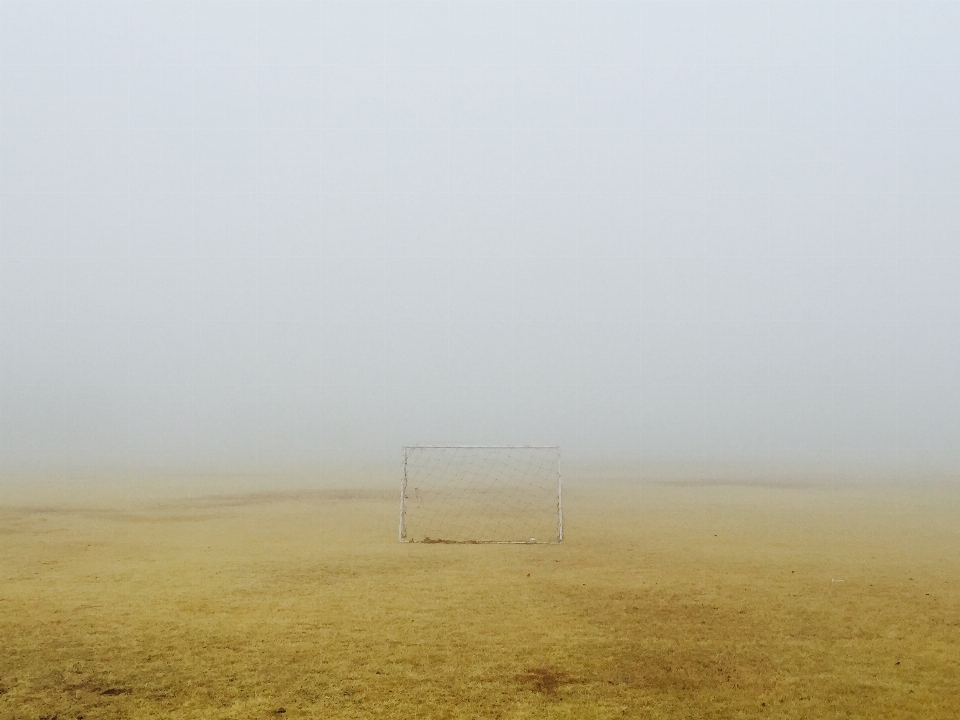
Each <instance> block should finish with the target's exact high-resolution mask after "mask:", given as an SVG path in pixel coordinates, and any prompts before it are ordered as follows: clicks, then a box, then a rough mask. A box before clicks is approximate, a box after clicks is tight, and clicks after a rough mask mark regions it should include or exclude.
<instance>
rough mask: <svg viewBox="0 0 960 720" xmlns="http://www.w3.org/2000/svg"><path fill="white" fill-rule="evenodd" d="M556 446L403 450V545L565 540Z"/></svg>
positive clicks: (460, 446)
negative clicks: (416, 543) (404, 543)
mask: <svg viewBox="0 0 960 720" xmlns="http://www.w3.org/2000/svg"><path fill="white" fill-rule="evenodd" d="M560 490H561V488H560V448H559V447H547V446H530V445H523V446H519V445H409V446H407V447H405V448H404V449H403V480H402V481H401V485H400V541H401V542H421V543H559V542H562V541H563V506H562V504H561V492H560Z"/></svg>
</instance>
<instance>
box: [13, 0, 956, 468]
mask: <svg viewBox="0 0 960 720" xmlns="http://www.w3.org/2000/svg"><path fill="white" fill-rule="evenodd" d="M958 38H960V3H958V2H936V3H928V2H904V3H885V2H823V3H818V2H724V1H719V2H706V3H696V2H624V3H613V2H596V3H594V2H582V3H568V2H554V1H550V2H531V3H523V2H459V1H457V0H453V1H451V2H353V1H350V2H234V1H231V2H203V1H201V2H36V1H34V0H30V1H29V2H2V4H0V475H2V476H5V477H12V476H15V475H17V474H22V473H24V472H31V473H33V472H40V473H47V474H53V475H55V474H57V473H63V472H67V473H71V472H75V471H76V472H100V471H107V470H117V469H121V470H122V469H127V470H130V471H145V472H153V471H166V470H171V471H207V472H219V471H224V472H227V471H229V472H236V471H251V472H281V471H284V472H285V471H288V470H306V471H308V472H317V471H319V470H321V469H330V468H336V467H341V466H343V465H356V464H366V465H368V466H370V467H373V468H386V469H385V470H378V472H381V471H382V472H384V473H386V476H390V477H392V475H390V473H391V472H393V470H395V469H396V468H399V463H400V457H401V446H402V445H404V444H414V443H444V442H454V443H469V444H483V443H506V444H515V443H516V444H524V443H547V444H560V445H561V446H562V447H563V452H564V461H565V464H567V463H568V464H569V465H570V466H571V467H586V466H587V465H589V464H591V463H597V462H609V463H630V464H632V465H634V466H636V465H637V463H643V464H644V466H645V468H646V469H647V471H649V472H650V473H660V472H682V473H692V474H713V475H717V474H721V475H722V474H724V473H731V472H740V471H746V470H744V469H749V468H753V469H757V468H760V469H762V470H764V471H768V470H769V471H771V472H788V471H791V469H795V468H806V469H814V470H816V471H817V472H821V471H827V472H846V471H849V470H851V469H853V470H864V471H867V472H883V473H889V472H903V473H914V472H923V473H929V472H934V473H941V474H942V473H946V474H951V475H958V474H960V370H958V368H960V231H958V230H960V41H958ZM737 468H739V469H737Z"/></svg>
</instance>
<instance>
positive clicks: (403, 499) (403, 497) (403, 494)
mask: <svg viewBox="0 0 960 720" xmlns="http://www.w3.org/2000/svg"><path fill="white" fill-rule="evenodd" d="M406 507H407V448H406V447H404V448H403V479H402V480H401V481H400V538H399V539H400V542H406V540H407V528H406V527H405V526H404V514H405V512H406Z"/></svg>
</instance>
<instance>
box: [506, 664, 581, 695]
mask: <svg viewBox="0 0 960 720" xmlns="http://www.w3.org/2000/svg"><path fill="white" fill-rule="evenodd" d="M517 679H518V680H520V682H521V683H523V684H524V685H526V686H528V687H530V688H532V689H533V690H534V692H538V693H544V694H546V695H555V694H556V693H557V691H558V690H559V689H560V686H561V685H566V684H568V683H569V682H571V680H570V676H569V675H568V674H567V673H566V672H564V671H563V670H557V669H555V668H551V667H535V668H529V669H528V670H525V671H524V672H522V673H520V674H519V675H517Z"/></svg>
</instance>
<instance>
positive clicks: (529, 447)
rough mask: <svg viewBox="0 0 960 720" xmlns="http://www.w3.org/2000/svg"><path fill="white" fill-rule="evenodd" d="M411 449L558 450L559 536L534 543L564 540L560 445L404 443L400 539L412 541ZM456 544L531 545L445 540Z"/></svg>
mask: <svg viewBox="0 0 960 720" xmlns="http://www.w3.org/2000/svg"><path fill="white" fill-rule="evenodd" d="M411 450H556V451H557V537H556V539H555V540H550V541H545V542H537V543H533V544H535V545H559V544H560V543H562V542H563V476H562V474H561V472H560V446H559V445H404V446H403V478H402V479H401V481H400V528H399V532H398V540H399V541H400V542H402V543H409V542H411V541H410V540H409V539H408V538H407V527H406V510H407V458H408V457H409V455H410V451H411ZM448 542H449V544H455V545H530V544H531V543H530V542H529V541H524V540H470V541H463V542H454V541H444V543H445V544H446V543H448Z"/></svg>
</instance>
